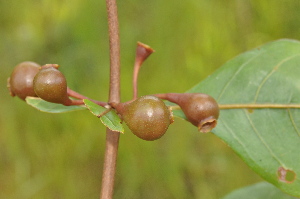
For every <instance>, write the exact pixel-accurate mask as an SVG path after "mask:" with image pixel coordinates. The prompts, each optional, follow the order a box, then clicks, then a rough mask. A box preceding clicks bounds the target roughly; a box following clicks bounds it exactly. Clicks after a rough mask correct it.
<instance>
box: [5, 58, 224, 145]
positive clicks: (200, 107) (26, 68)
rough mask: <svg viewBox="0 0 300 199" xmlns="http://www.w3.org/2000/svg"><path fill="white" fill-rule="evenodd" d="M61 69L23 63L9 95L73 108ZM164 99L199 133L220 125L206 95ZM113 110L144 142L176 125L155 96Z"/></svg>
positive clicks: (214, 106)
mask: <svg viewBox="0 0 300 199" xmlns="http://www.w3.org/2000/svg"><path fill="white" fill-rule="evenodd" d="M58 67H59V66H58V65H57V64H46V65H44V66H40V65H39V64H37V63H34V62H22V63H20V64H19V65H17V66H16V67H15V69H14V70H13V72H12V74H11V76H10V78H8V84H7V85H8V88H9V91H10V94H11V95H12V96H18V97H19V98H21V99H23V100H25V98H26V97H27V96H32V97H40V98H41V99H43V100H45V101H48V102H52V103H59V104H63V105H66V106H68V105H71V99H70V98H69V96H68V93H67V81H66V78H65V76H64V75H63V74H62V73H61V72H60V71H59V70H58ZM164 99H166V100H168V101H170V102H173V103H176V104H177V105H179V107H180V108H181V109H182V111H183V112H184V114H185V116H186V118H187V120H188V121H189V122H191V123H192V124H193V125H195V126H197V127H198V129H199V131H200V132H203V133H206V132H209V131H211V130H212V129H213V128H214V127H215V126H216V124H217V119H218V117H219V107H218V103H217V102H216V101H215V99H214V98H212V97H211V96H209V95H207V94H203V93H167V94H164ZM114 108H115V109H116V111H117V112H118V114H119V115H120V116H121V118H122V120H123V121H124V122H125V123H126V124H127V126H128V128H129V129H130V130H131V131H132V133H134V134H135V135H136V136H137V137H139V138H141V139H143V140H156V139H159V138H160V137H162V136H163V135H164V134H165V132H166V131H167V129H168V127H169V125H170V124H171V123H172V122H173V114H172V110H171V109H170V108H169V107H168V106H166V105H165V103H164V102H163V101H162V100H161V99H160V98H158V97H156V96H151V95H148V96H143V97H140V98H138V99H136V100H134V101H132V102H130V103H126V102H125V103H120V104H117V105H116V106H115V107H114Z"/></svg>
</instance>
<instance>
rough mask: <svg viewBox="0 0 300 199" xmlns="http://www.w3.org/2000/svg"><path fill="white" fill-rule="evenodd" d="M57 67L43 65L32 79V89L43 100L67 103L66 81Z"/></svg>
mask: <svg viewBox="0 0 300 199" xmlns="http://www.w3.org/2000/svg"><path fill="white" fill-rule="evenodd" d="M56 66H57V65H56ZM57 68H58V67H49V66H48V67H44V66H43V67H42V69H41V70H40V71H39V73H38V74H37V75H36V76H35V78H34V80H33V85H34V91H35V93H36V94H37V96H39V97H40V98H41V99H43V100H45V101H48V102H52V103H59V104H66V105H67V104H68V102H69V101H70V99H69V98H68V95H67V81H66V78H65V76H64V75H63V74H62V73H61V72H60V71H59V70H57Z"/></svg>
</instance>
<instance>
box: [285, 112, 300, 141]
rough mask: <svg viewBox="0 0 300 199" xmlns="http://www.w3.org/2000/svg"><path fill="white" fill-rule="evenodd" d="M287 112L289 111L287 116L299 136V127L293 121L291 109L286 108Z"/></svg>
mask: <svg viewBox="0 0 300 199" xmlns="http://www.w3.org/2000/svg"><path fill="white" fill-rule="evenodd" d="M288 113H289V117H290V119H291V122H292V124H293V127H294V129H295V131H296V132H297V134H298V136H300V131H299V129H298V128H297V126H296V122H295V120H294V117H293V115H292V113H291V109H288Z"/></svg>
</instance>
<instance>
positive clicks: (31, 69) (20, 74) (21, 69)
mask: <svg viewBox="0 0 300 199" xmlns="http://www.w3.org/2000/svg"><path fill="white" fill-rule="evenodd" d="M40 67H41V66H40V65H39V64H37V63H35V62H29V61H27V62H22V63H20V64H18V65H17V66H16V67H15V68H14V70H13V72H12V74H11V76H10V78H9V79H8V89H9V90H10V93H11V95H12V96H15V95H16V96H18V97H19V98H21V99H22V100H25V98H26V97H27V96H33V97H36V96H37V95H36V94H35V92H34V89H33V79H34V77H35V75H36V74H37V73H38V72H39V69H40Z"/></svg>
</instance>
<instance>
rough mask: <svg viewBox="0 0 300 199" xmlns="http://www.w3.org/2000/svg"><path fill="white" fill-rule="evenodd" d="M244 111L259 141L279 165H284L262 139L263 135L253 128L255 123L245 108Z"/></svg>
mask: <svg viewBox="0 0 300 199" xmlns="http://www.w3.org/2000/svg"><path fill="white" fill-rule="evenodd" d="M244 113H245V115H246V117H247V119H248V121H249V124H250V125H251V127H252V129H253V131H254V132H255V134H256V135H257V137H258V138H259V139H260V141H261V143H262V144H263V145H264V146H265V147H266V149H267V150H268V151H269V153H270V154H271V156H272V157H273V158H274V159H275V160H276V161H277V162H278V163H279V164H280V165H281V166H284V164H283V163H282V161H280V159H279V158H278V157H277V156H276V155H275V154H274V152H273V151H272V149H271V148H270V147H269V145H268V144H267V142H266V141H265V140H264V138H263V136H262V135H261V134H260V133H259V131H258V130H257V129H256V128H255V125H254V123H253V121H252V119H251V118H250V117H249V114H248V113H247V111H246V110H244Z"/></svg>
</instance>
